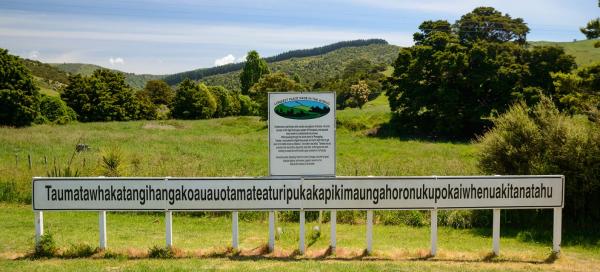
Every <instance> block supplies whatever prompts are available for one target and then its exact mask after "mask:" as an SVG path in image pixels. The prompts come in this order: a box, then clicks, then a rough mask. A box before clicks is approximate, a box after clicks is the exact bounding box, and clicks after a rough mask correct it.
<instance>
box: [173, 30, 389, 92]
mask: <svg viewBox="0 0 600 272" xmlns="http://www.w3.org/2000/svg"><path fill="white" fill-rule="evenodd" d="M372 44H387V41H385V40H382V39H368V40H353V41H342V42H338V43H334V44H330V45H326V46H321V47H315V48H311V49H300V50H292V51H288V52H284V53H281V54H278V55H275V56H272V57H267V58H264V60H265V61H266V62H277V61H283V60H288V59H292V58H303V57H310V56H317V55H321V54H325V53H328V52H331V51H335V50H338V49H340V48H344V47H358V46H368V45H372ZM245 65H246V64H245V62H240V63H231V64H225V65H221V66H216V67H211V68H202V69H197V70H192V71H187V72H182V73H177V74H172V75H168V76H166V77H165V78H164V80H165V81H166V82H167V83H168V84H170V85H175V84H178V83H180V82H182V81H183V80H185V79H191V80H200V79H202V78H205V77H208V76H212V75H218V74H224V73H229V72H234V71H238V70H240V69H242V68H243V67H244V66H245Z"/></svg>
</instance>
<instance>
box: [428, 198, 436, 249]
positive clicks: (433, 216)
mask: <svg viewBox="0 0 600 272" xmlns="http://www.w3.org/2000/svg"><path fill="white" fill-rule="evenodd" d="M436 253H437V209H433V210H431V252H430V254H429V255H431V256H432V257H433V256H435V254H436Z"/></svg>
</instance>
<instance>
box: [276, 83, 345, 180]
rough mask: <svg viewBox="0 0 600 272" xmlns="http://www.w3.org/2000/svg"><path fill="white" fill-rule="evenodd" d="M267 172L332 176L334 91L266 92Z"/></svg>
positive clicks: (281, 174)
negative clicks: (267, 100) (267, 115)
mask: <svg viewBox="0 0 600 272" xmlns="http://www.w3.org/2000/svg"><path fill="white" fill-rule="evenodd" d="M269 175H271V176H335V93H333V92H329V93H269Z"/></svg>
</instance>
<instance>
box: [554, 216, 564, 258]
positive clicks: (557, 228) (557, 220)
mask: <svg viewBox="0 0 600 272" xmlns="http://www.w3.org/2000/svg"><path fill="white" fill-rule="evenodd" d="M561 232H562V208H554V226H553V227H552V252H553V253H560V240H561Z"/></svg>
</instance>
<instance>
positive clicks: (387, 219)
mask: <svg viewBox="0 0 600 272" xmlns="http://www.w3.org/2000/svg"><path fill="white" fill-rule="evenodd" d="M428 216H429V212H428V211H417V210H408V211H379V212H377V217H378V221H379V222H381V223H383V224H384V225H400V224H403V225H407V226H414V227H420V226H424V225H427V224H428V222H429V220H428Z"/></svg>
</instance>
